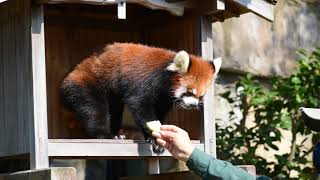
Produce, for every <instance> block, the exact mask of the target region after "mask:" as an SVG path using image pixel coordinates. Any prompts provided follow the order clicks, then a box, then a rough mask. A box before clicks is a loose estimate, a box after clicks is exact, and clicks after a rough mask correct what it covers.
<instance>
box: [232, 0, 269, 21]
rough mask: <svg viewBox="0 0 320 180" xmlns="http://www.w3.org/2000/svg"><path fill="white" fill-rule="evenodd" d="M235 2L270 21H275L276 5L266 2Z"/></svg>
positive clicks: (241, 0) (255, 0)
mask: <svg viewBox="0 0 320 180" xmlns="http://www.w3.org/2000/svg"><path fill="white" fill-rule="evenodd" d="M234 2H236V3H238V4H240V5H241V6H243V7H244V8H246V9H248V10H250V11H251V12H253V13H255V14H257V15H259V16H261V17H263V18H265V19H266V20H268V21H274V5H272V4H271V3H268V2H266V1H264V0H234Z"/></svg>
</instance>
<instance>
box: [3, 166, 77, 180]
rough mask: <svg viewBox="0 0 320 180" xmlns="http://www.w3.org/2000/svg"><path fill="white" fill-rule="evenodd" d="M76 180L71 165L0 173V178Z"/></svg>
mask: <svg viewBox="0 0 320 180" xmlns="http://www.w3.org/2000/svg"><path fill="white" fill-rule="evenodd" d="M58 179H65V180H76V179H77V174H76V169H75V168H73V167H54V168H46V169H39V170H28V171H20V172H15V173H8V174H0V180H58Z"/></svg>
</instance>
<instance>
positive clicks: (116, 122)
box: [108, 93, 124, 139]
mask: <svg viewBox="0 0 320 180" xmlns="http://www.w3.org/2000/svg"><path fill="white" fill-rule="evenodd" d="M108 104H109V110H110V111H109V112H110V116H111V117H110V123H111V134H112V135H113V136H114V137H118V136H119V137H118V138H120V139H122V138H121V137H120V134H119V131H120V129H121V126H122V114H123V108H124V104H123V102H122V98H121V97H120V96H118V95H116V94H113V93H111V94H109V98H108Z"/></svg>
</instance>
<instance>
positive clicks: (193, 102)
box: [182, 96, 199, 106]
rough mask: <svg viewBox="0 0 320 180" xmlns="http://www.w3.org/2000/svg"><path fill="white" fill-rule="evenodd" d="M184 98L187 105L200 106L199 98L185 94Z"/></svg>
mask: <svg viewBox="0 0 320 180" xmlns="http://www.w3.org/2000/svg"><path fill="white" fill-rule="evenodd" d="M182 100H183V102H184V103H185V104H186V105H187V106H190V105H195V106H198V103H199V100H198V99H197V98H195V97H192V96H184V97H183V98H182Z"/></svg>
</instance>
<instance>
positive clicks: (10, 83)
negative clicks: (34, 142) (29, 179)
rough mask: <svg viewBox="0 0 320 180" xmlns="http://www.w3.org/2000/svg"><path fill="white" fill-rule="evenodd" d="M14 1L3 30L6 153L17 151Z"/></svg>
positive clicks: (10, 2)
mask: <svg viewBox="0 0 320 180" xmlns="http://www.w3.org/2000/svg"><path fill="white" fill-rule="evenodd" d="M15 5H16V2H15V1H8V13H7V22H6V23H7V26H6V28H5V32H4V36H5V39H4V42H5V44H6V49H5V51H6V53H5V56H4V66H5V68H4V86H5V89H4V97H5V98H4V109H5V110H4V111H5V131H6V133H5V137H6V141H7V143H6V148H7V152H6V153H8V154H15V153H17V152H18V142H17V139H18V137H17V136H18V133H17V132H16V131H14V130H15V129H16V127H17V119H18V117H17V82H16V80H17V68H16V64H17V62H16V54H15V53H16V47H15V36H14V34H15V21H14V20H15V11H16V10H15Z"/></svg>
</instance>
